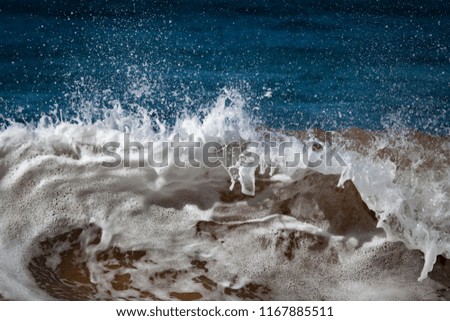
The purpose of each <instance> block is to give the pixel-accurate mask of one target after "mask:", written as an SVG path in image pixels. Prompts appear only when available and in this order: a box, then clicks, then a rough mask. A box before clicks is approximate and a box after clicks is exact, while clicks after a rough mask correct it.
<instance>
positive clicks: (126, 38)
mask: <svg viewBox="0 0 450 321" xmlns="http://www.w3.org/2000/svg"><path fill="white" fill-rule="evenodd" d="M449 46H450V2H448V1H417V0H414V1H399V0H390V1H383V0H382V1H373V0H369V1H349V0H347V1H309V0H308V1H262V0H261V1H260V0H254V1H248V0H239V1H236V0H228V1H213V0H198V1H186V0H178V1H144V0H130V1H117V0H110V1H85V0H82V1H72V0H59V1H58V0H53V1H49V0H41V1H35V0H2V1H1V2H0V123H1V124H3V125H5V124H7V123H8V120H7V119H8V118H9V119H13V120H15V121H19V122H26V123H30V122H33V121H36V120H38V119H39V117H40V116H41V115H42V113H49V112H51V111H54V110H58V113H62V114H63V116H64V117H65V119H70V118H71V115H72V114H73V113H74V112H76V110H77V109H80V108H87V107H89V108H91V109H92V110H93V112H92V113H91V116H92V115H94V117H95V110H97V109H101V108H110V107H111V106H112V105H113V104H114V102H120V104H121V106H122V107H123V108H131V109H132V108H135V107H136V106H141V107H144V108H148V109H152V110H155V113H156V114H157V115H158V117H159V119H162V120H164V121H165V122H166V123H168V124H170V123H173V121H174V119H175V118H176V117H178V116H179V115H180V114H182V113H186V112H188V113H199V114H201V113H200V110H204V109H205V108H207V107H208V106H209V105H210V104H211V103H213V102H214V100H215V99H216V97H217V96H218V94H219V93H220V91H221V90H222V89H223V88H231V89H234V90H237V91H238V92H239V93H241V94H242V96H243V97H244V98H245V100H246V108H247V109H248V111H249V113H251V114H252V115H254V116H255V118H256V119H258V120H259V121H260V122H262V124H263V125H264V126H267V127H271V128H275V129H295V130H301V129H305V128H312V127H319V128H323V129H342V128H348V127H360V128H365V129H386V128H392V127H395V128H400V129H403V128H409V129H414V130H420V131H424V132H427V133H431V134H438V135H447V134H448V133H449V126H450V115H449V106H450V87H449V86H450V54H449Z"/></svg>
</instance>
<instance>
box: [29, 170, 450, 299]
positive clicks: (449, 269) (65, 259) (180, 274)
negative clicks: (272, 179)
mask: <svg viewBox="0 0 450 321" xmlns="http://www.w3.org/2000/svg"><path fill="white" fill-rule="evenodd" d="M320 179H321V178H320V177H318V175H315V174H312V175H311V177H306V178H305V180H306V181H316V180H320ZM322 179H323V178H322ZM337 179H338V178H337V177H327V178H326V179H325V180H326V181H328V182H327V183H328V184H327V185H328V186H327V188H328V190H327V191H326V192H325V193H323V194H322V196H320V197H317V199H315V200H316V201H317V202H319V204H321V206H323V215H325V218H323V217H322V218H320V220H321V221H322V222H323V220H324V219H325V220H326V221H327V222H328V223H327V224H329V227H330V230H331V231H333V232H335V233H337V234H343V235H352V234H355V235H358V236H359V239H358V241H359V242H360V244H358V245H357V246H355V249H357V248H358V246H360V245H362V244H363V243H364V242H367V241H369V240H370V239H371V238H372V237H373V236H374V235H378V234H380V235H382V234H383V232H382V231H381V230H380V229H377V228H376V219H375V213H373V212H372V211H370V210H369V209H368V208H367V206H366V205H365V204H364V202H363V201H362V200H361V199H360V197H359V195H358V192H357V190H356V188H355V187H354V185H353V184H352V183H347V184H346V188H345V189H344V190H340V189H336V188H334V186H335V185H336V183H337ZM322 183H323V182H322ZM323 187H324V185H323V184H321V187H320V188H323ZM313 195H320V194H319V193H316V191H314V190H310V191H309V193H306V195H302V196H299V195H295V196H294V197H289V198H286V199H280V200H278V202H276V203H277V204H276V206H278V207H279V212H281V213H282V214H283V215H288V216H291V215H294V216H295V215H296V213H293V211H292V209H291V208H292V203H295V202H299V201H304V199H303V198H302V197H311V198H313V199H314V196H313ZM243 198H244V199H245V196H242V195H240V194H238V193H236V194H233V193H231V192H223V193H222V201H223V202H224V203H226V204H232V203H233V202H235V201H237V200H239V201H241V200H242V199H243ZM297 215H298V214H297ZM297 218H299V217H298V216H297ZM302 219H306V220H308V218H306V217H302ZM229 220H230V218H229V217H220V216H219V217H217V218H216V219H215V220H212V221H199V222H198V223H197V224H196V226H195V228H194V227H192V233H193V234H195V235H196V237H198V238H207V239H209V240H210V241H211V242H223V241H220V240H221V239H223V237H224V235H225V234H226V233H228V231H231V230H238V229H240V228H243V225H242V224H240V223H236V224H233V223H231V224H230V223H229ZM309 220H311V221H314V218H311V217H310V218H309ZM86 232H88V233H86ZM101 234H102V230H101V228H99V227H98V226H96V225H94V224H90V225H87V226H84V227H80V228H76V229H72V230H69V231H67V232H65V233H61V234H58V235H56V236H52V237H45V236H43V237H41V238H40V239H42V240H41V241H40V242H39V252H40V253H39V255H37V256H35V257H33V258H32V260H31V262H30V263H29V265H28V269H29V271H30V273H31V274H32V276H33V278H34V280H35V281H36V284H37V285H38V287H39V288H41V289H42V290H44V291H45V292H46V293H48V294H50V295H51V296H52V297H53V298H55V299H58V300H99V299H101V300H118V299H119V300H163V299H167V297H166V298H160V297H158V296H157V295H155V294H154V293H152V292H151V291H148V290H144V289H143V288H145V289H149V288H150V289H152V288H159V289H160V290H163V291H167V293H168V296H169V298H170V299H173V300H182V301H186V300H205V299H206V300H208V299H209V298H210V294H211V293H214V298H215V299H225V300H228V299H231V300H276V299H277V297H275V296H274V295H273V293H272V290H271V288H270V286H269V285H266V284H264V283H261V284H259V283H255V282H249V283H247V284H245V285H244V286H242V287H239V288H233V287H225V286H220V285H219V284H218V282H217V281H215V280H214V279H213V277H212V276H210V275H209V274H208V271H209V270H208V261H207V260H199V259H192V260H191V262H190V266H189V267H188V268H187V269H186V268H184V269H178V268H177V267H176V266H174V267H173V268H169V269H161V270H160V271H158V272H155V273H152V274H149V275H148V276H147V280H146V281H147V284H145V285H144V286H143V287H141V284H139V283H136V282H134V281H133V280H132V276H131V274H130V273H115V271H118V270H123V269H125V270H131V271H133V272H135V273H136V271H137V269H138V268H137V267H136V266H135V263H136V262H141V263H142V262H144V264H149V265H157V264H158V263H157V262H153V261H151V260H149V259H148V257H149V255H148V254H149V253H150V252H151V249H135V250H128V251H127V250H123V249H120V248H119V247H111V248H109V249H107V250H104V251H101V252H98V253H97V254H96V256H95V264H96V265H98V266H99V267H100V269H101V270H102V271H103V272H104V273H105V274H107V273H113V274H114V277H113V279H112V280H111V290H106V291H105V292H101V290H100V289H99V288H98V287H97V286H96V284H95V283H93V282H92V281H91V275H90V272H89V268H88V266H87V259H88V258H87V255H86V252H85V249H86V247H92V246H96V245H98V243H99V242H100V239H101ZM85 235H89V238H90V239H89V240H88V241H87V242H86V239H83V238H84V237H86V236H85ZM273 241H274V242H275V246H274V250H275V251H277V252H279V257H280V263H282V264H286V265H289V264H298V261H297V262H296V263H294V258H295V256H296V252H297V251H298V250H299V249H301V252H302V254H303V255H305V257H304V258H303V260H302V262H301V264H303V265H304V266H305V268H306V269H311V268H312V267H310V266H308V265H309V264H314V263H310V262H308V256H309V255H310V256H314V257H317V256H319V257H320V260H323V261H326V262H328V263H327V264H333V265H337V266H338V265H339V253H338V251H334V250H333V247H332V246H330V244H329V243H328V240H327V238H326V237H321V236H316V235H313V234H308V233H305V232H299V231H296V230H289V229H285V230H280V231H279V233H278V235H277V236H276V238H275V239H274V240H273ZM266 242H270V241H266ZM61 243H66V244H67V243H69V244H70V246H69V247H67V249H65V250H64V251H62V252H59V255H60V257H61V261H60V263H59V264H58V265H57V267H56V268H55V269H52V268H50V267H49V266H48V265H47V264H46V258H47V257H48V256H51V255H54V254H55V251H58V245H59V244H61ZM258 246H262V247H264V244H258V245H256V246H255V251H257V250H258ZM422 260H423V254H422V253H421V252H420V251H410V250H408V249H407V248H406V247H405V246H404V245H403V244H402V243H400V242H397V243H388V244H385V245H383V247H382V248H380V249H378V250H376V251H374V253H373V254H372V255H371V257H370V258H369V259H367V262H366V268H368V269H370V268H372V266H373V267H374V268H379V267H380V265H381V266H382V267H383V269H388V270H390V271H391V272H392V273H394V274H396V273H402V271H403V270H404V269H405V266H407V267H408V269H409V270H410V274H411V275H412V277H413V278H414V277H415V276H416V275H417V274H418V273H419V271H420V268H421V265H422ZM321 272H322V271H321ZM186 275H189V276H188V279H189V280H188V281H189V282H190V283H192V284H199V285H201V288H202V291H192V292H190V291H189V287H186V289H185V291H184V292H177V291H175V290H173V289H172V286H173V285H175V284H176V283H177V280H178V279H179V278H185V276H186ZM268 277H269V276H268ZM299 277H301V276H299ZM318 277H320V274H318ZM430 278H431V279H433V280H435V281H437V282H438V283H439V284H441V286H438V287H437V290H436V291H437V293H436V298H441V299H450V263H449V260H447V259H445V258H444V257H442V256H440V257H439V260H438V262H437V263H436V265H435V267H434V269H433V271H432V272H431V274H430ZM411 282H415V279H413V280H411ZM301 284H302V282H299V285H298V291H299V296H298V297H290V298H284V299H292V300H296V299H302V300H303V299H324V297H320V296H319V297H314V296H313V297H309V294H307V293H303V291H302V286H301ZM175 288H176V287H175ZM122 293H123V294H122ZM130 293H131V294H130Z"/></svg>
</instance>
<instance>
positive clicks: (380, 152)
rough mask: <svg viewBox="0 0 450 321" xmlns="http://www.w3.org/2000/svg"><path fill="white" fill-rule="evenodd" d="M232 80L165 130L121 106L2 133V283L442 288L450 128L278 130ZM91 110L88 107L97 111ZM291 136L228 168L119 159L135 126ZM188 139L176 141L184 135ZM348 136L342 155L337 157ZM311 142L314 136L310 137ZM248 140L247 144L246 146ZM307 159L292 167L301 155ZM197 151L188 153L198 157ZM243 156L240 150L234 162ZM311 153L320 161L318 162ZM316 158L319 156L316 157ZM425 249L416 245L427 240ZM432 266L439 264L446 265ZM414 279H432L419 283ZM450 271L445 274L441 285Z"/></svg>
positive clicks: (6, 290)
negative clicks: (114, 159) (445, 132)
mask: <svg viewBox="0 0 450 321" xmlns="http://www.w3.org/2000/svg"><path fill="white" fill-rule="evenodd" d="M245 104H246V102H245V100H244V99H243V98H242V97H241V96H240V95H239V93H238V92H236V91H232V90H224V91H223V92H222V93H221V94H220V95H219V97H218V98H217V100H216V101H215V103H214V104H213V106H212V108H210V109H209V110H208V111H207V112H205V114H204V117H199V116H196V115H187V114H185V115H184V116H180V117H178V118H177V120H176V122H175V124H174V125H173V126H167V125H166V124H165V123H164V122H163V121H162V120H160V119H158V118H157V117H155V114H154V113H152V112H149V111H147V110H146V109H141V108H137V109H136V110H135V111H134V112H130V111H127V110H125V109H122V108H121V106H120V103H119V102H117V103H116V104H114V106H113V108H110V109H105V110H102V111H98V110H97V111H96V119H95V120H92V119H91V118H90V117H89V115H88V116H86V115H84V116H83V113H80V114H78V115H76V116H74V117H73V118H72V119H70V120H67V119H64V117H63V116H62V115H61V114H59V113H58V112H55V113H54V114H53V115H50V116H48V115H47V116H43V117H42V118H41V120H40V122H39V123H38V124H36V125H30V124H18V123H14V122H13V121H9V123H10V124H9V125H8V126H6V127H5V128H4V129H3V130H2V131H1V132H0V190H1V193H0V204H1V206H2V211H1V216H0V220H1V224H0V231H1V232H0V237H1V241H0V244H1V248H0V256H1V257H2V262H4V263H2V266H1V269H2V275H1V276H0V278H1V284H2V285H1V286H0V294H1V295H2V296H3V297H4V298H7V299H49V298H56V299H81V300H87V299H139V298H140V299H154V300H157V299H163V300H168V299H263V300H268V299H277V300H290V299H296V300H299V299H314V300H321V299H329V300H340V299H384V300H385V299H436V298H439V297H446V298H448V297H449V293H448V288H446V287H445V282H446V281H442V278H441V279H439V277H434V280H433V279H430V278H427V277H428V274H429V273H430V272H431V271H432V269H433V266H434V264H435V262H436V258H437V257H439V256H441V257H443V258H447V259H450V232H449V231H450V223H449V222H450V220H449V215H450V185H449V183H448V182H449V181H450V166H449V165H450V164H449V160H450V157H449V156H450V140H449V138H448V137H439V136H431V135H426V134H422V133H419V132H413V131H406V130H397V129H396V130H385V131H378V132H375V131H366V130H362V129H349V130H344V131H340V132H333V133H332V137H331V140H330V137H329V136H327V133H326V132H324V131H321V130H307V131H276V130H271V129H268V128H264V127H262V126H261V124H260V123H258V122H257V121H255V119H253V118H252V117H251V116H250V115H249V113H248V112H246V106H245ZM87 119H90V120H89V121H87ZM268 134H269V135H270V137H271V139H273V142H274V144H275V146H279V144H280V143H283V142H289V143H290V145H289V146H290V148H289V149H288V152H286V153H283V154H280V153H278V154H277V153H275V154H273V155H272V154H271V155H270V156H269V160H270V161H271V165H268V164H267V157H266V155H265V150H264V147H262V145H255V146H254V147H252V148H253V149H251V151H252V153H253V155H259V156H261V157H260V159H259V160H258V162H257V163H254V164H253V165H252V166H246V164H247V162H246V161H247V159H248V154H245V153H244V152H242V151H239V152H238V153H237V154H236V155H231V156H232V157H231V159H232V162H231V163H228V164H223V163H222V164H221V166H217V167H214V168H212V167H208V166H204V164H203V163H201V162H200V165H199V166H191V165H187V166H186V167H180V166H178V165H177V164H175V163H174V159H175V158H174V156H172V155H169V156H168V164H167V166H161V167H154V166H150V165H149V164H148V163H147V162H144V164H143V165H142V166H141V159H140V157H141V153H140V150H136V149H135V148H134V149H130V150H129V154H128V157H129V164H128V166H124V165H125V164H124V162H123V161H121V162H120V164H119V165H118V166H114V167H107V166H104V164H105V162H108V161H111V157H109V156H108V155H107V154H105V148H104V146H105V144H107V143H110V142H116V143H118V144H119V146H118V147H117V148H116V149H115V152H117V154H118V155H125V151H126V149H125V144H124V137H125V135H128V136H127V137H128V138H129V139H131V140H132V141H133V142H136V143H140V144H142V146H144V151H143V154H144V155H145V156H148V154H149V149H148V147H147V146H148V145H147V143H148V142H152V143H153V145H152V146H153V147H154V149H153V150H152V154H153V156H155V157H156V158H158V157H162V154H163V151H164V144H163V143H164V142H167V143H169V144H170V143H173V142H174V141H175V139H176V138H177V137H178V138H179V137H181V138H182V139H185V140H187V139H188V138H189V137H193V139H194V141H196V142H198V143H202V144H205V143H208V142H215V143H217V144H219V145H221V146H227V145H228V144H230V143H232V142H237V143H240V144H242V143H248V142H265V141H266V138H267V135H268ZM178 138H177V139H178ZM277 144H278V145H277ZM330 146H341V147H340V149H339V151H338V153H339V157H340V159H341V160H342V162H339V161H337V160H336V158H335V159H334V160H331V161H330V162H328V161H326V156H327V148H330ZM305 147H309V148H308V149H306V152H305ZM247 151H248V150H247ZM295 155H300V157H301V158H300V161H299V162H297V163H296V164H295V166H287V165H286V164H287V163H288V161H289V160H292V159H293V157H294V156H295ZM201 156H202V155H200V154H198V153H194V154H192V155H189V154H186V155H184V157H187V158H186V159H187V160H189V158H190V157H191V158H194V159H197V160H200V158H201ZM233 157H234V158H233ZM312 164H313V165H312ZM314 164H317V165H314ZM417 250H419V251H417ZM434 273H435V272H434ZM417 279H419V281H421V282H417ZM436 280H438V281H436Z"/></svg>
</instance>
